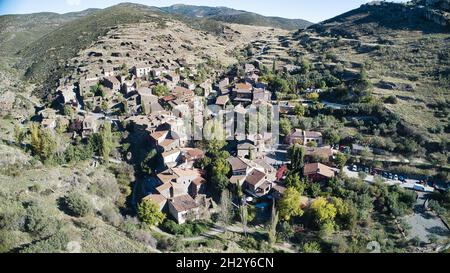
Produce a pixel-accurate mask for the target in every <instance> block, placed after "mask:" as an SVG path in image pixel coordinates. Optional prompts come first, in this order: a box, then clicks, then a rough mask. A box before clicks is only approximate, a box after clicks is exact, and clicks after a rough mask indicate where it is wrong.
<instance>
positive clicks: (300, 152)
mask: <svg viewBox="0 0 450 273" xmlns="http://www.w3.org/2000/svg"><path fill="white" fill-rule="evenodd" d="M288 158H289V159H290V160H291V169H292V171H293V172H297V173H300V172H302V171H303V167H304V166H305V149H304V148H303V147H302V146H300V145H294V146H292V147H291V148H290V149H289V151H288Z"/></svg>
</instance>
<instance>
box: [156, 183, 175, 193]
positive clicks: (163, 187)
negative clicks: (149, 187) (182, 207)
mask: <svg viewBox="0 0 450 273" xmlns="http://www.w3.org/2000/svg"><path fill="white" fill-rule="evenodd" d="M170 188H172V183H164V184H162V185H161V186H159V187H157V188H156V191H157V192H159V193H163V192H164V191H166V190H168V189H170Z"/></svg>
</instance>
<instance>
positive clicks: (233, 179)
mask: <svg viewBox="0 0 450 273" xmlns="http://www.w3.org/2000/svg"><path fill="white" fill-rule="evenodd" d="M245 177H246V176H245V175H233V176H232V177H231V178H230V183H231V184H238V182H240V181H242V180H243V179H245Z"/></svg>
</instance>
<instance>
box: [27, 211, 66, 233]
mask: <svg viewBox="0 0 450 273" xmlns="http://www.w3.org/2000/svg"><path fill="white" fill-rule="evenodd" d="M26 211H27V214H26V220H25V230H26V231H27V232H30V233H32V234H34V235H39V236H41V237H45V236H49V235H51V234H53V233H55V232H56V230H57V229H58V226H59V222H58V221H56V220H55V219H54V218H51V217H48V216H47V213H45V211H44V210H43V209H42V208H41V207H39V206H38V205H37V204H31V205H29V206H28V208H27V210H26Z"/></svg>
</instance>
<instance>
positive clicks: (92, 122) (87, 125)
mask: <svg viewBox="0 0 450 273" xmlns="http://www.w3.org/2000/svg"><path fill="white" fill-rule="evenodd" d="M100 126H101V122H100V118H99V117H97V116H94V115H88V116H86V117H85V118H84V120H83V134H82V137H83V138H86V137H88V136H90V135H92V134H95V133H98V131H99V129H100Z"/></svg>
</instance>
